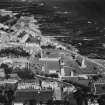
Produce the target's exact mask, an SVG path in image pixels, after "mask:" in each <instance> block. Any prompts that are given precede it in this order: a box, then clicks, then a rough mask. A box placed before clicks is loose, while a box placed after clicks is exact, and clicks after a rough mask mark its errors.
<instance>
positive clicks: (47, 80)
mask: <svg viewBox="0 0 105 105" xmlns="http://www.w3.org/2000/svg"><path fill="white" fill-rule="evenodd" d="M0 12H1V16H3V17H5V16H8V17H9V20H8V21H5V22H3V23H0V103H1V104H5V105H12V104H13V105H34V104H48V105H51V104H54V105H60V104H62V105H92V103H94V104H95V105H96V104H99V102H102V101H105V100H103V99H104V96H105V61H104V60H103V61H101V60H98V59H90V58H87V57H85V56H82V55H80V54H79V53H78V50H77V49H76V48H75V47H73V46H72V45H69V47H68V46H67V45H66V44H64V43H61V42H59V41H57V40H55V38H53V37H50V35H49V36H43V35H42V32H41V30H40V25H39V24H38V21H37V20H36V19H35V17H34V16H32V15H30V16H27V15H25V14H24V15H23V16H22V15H20V14H18V13H12V12H11V11H6V10H1V11H0ZM17 17H18V18H17ZM99 105H100V104H99Z"/></svg>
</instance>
